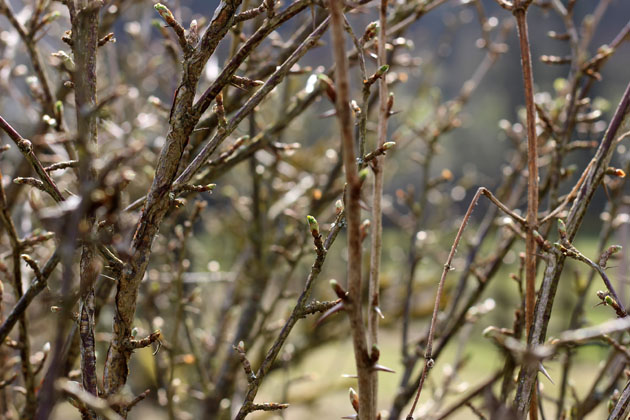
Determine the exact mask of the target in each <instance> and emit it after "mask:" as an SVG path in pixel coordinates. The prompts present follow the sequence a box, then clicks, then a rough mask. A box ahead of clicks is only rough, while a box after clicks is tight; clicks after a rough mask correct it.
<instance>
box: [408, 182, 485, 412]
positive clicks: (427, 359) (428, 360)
mask: <svg viewBox="0 0 630 420" xmlns="http://www.w3.org/2000/svg"><path fill="white" fill-rule="evenodd" d="M484 191H486V190H485V188H479V189H478V190H477V192H476V193H475V196H474V197H473V199H472V201H471V202H470V205H469V206H468V210H467V211H466V214H465V215H464V219H463V220H462V223H461V225H460V226H459V229H458V231H457V235H455V240H454V241H453V246H452V247H451V251H450V252H449V254H448V258H447V259H446V263H444V270H443V271H442V277H440V282H439V283H438V289H437V294H436V296H435V304H434V305H433V314H432V315H431V324H430V327H429V336H428V337H427V346H426V350H425V352H424V366H423V367H422V374H421V376H420V383H419V384H418V391H417V392H416V397H415V399H414V400H413V404H412V405H411V409H410V410H409V414H407V420H413V413H414V411H415V410H416V405H417V404H418V399H419V398H420V393H421V392H422V386H423V385H424V381H425V379H426V377H427V375H428V373H429V370H431V368H432V367H433V366H434V365H435V361H434V360H433V337H434V336H435V325H436V322H437V315H438V312H439V311H440V301H441V300H442V294H443V292H444V283H445V281H446V276H447V274H448V272H449V271H451V270H452V269H453V267H452V266H451V263H452V262H453V257H455V252H456V251H457V246H458V245H459V241H460V240H461V238H462V235H463V233H464V229H465V228H466V225H467V224H468V219H470V215H471V214H472V212H473V210H474V209H475V206H476V205H477V201H479V197H481V195H482V194H484Z"/></svg>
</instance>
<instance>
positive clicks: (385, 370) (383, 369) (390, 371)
mask: <svg viewBox="0 0 630 420" xmlns="http://www.w3.org/2000/svg"><path fill="white" fill-rule="evenodd" d="M372 369H373V370H380V371H382V372H388V373H396V371H395V370H394V369H390V368H388V367H387V366H383V365H379V364H375V365H373V366H372ZM552 383H553V381H552Z"/></svg>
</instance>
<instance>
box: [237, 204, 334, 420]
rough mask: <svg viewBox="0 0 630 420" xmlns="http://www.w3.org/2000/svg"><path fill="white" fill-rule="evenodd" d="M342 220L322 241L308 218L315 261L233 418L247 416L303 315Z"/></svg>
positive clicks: (239, 418) (238, 419) (239, 419)
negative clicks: (289, 313)
mask: <svg viewBox="0 0 630 420" xmlns="http://www.w3.org/2000/svg"><path fill="white" fill-rule="evenodd" d="M311 218H312V217H311ZM312 219H313V220H315V218H312ZM343 221H344V213H343V211H342V212H340V213H339V214H338V215H337V218H336V219H335V222H334V224H333V226H332V227H331V229H330V231H329V232H328V235H327V236H326V240H325V241H322V238H321V235H320V233H319V229H317V230H315V229H313V228H312V226H313V223H312V222H310V219H309V222H310V223H309V225H310V226H309V228H310V230H311V235H312V236H313V243H314V244H315V250H316V253H317V257H316V258H315V262H314V263H313V265H312V266H311V271H310V273H309V275H308V278H307V279H306V284H305V285H304V289H303V291H302V293H301V294H300V297H299V298H298V300H297V303H296V305H295V307H294V308H293V311H292V312H291V315H290V316H289V319H288V320H287V321H286V322H285V324H284V326H283V327H282V329H281V330H280V333H279V334H278V337H277V338H276V340H275V341H274V343H273V345H272V346H271V348H270V349H269V350H268V351H267V353H266V355H265V358H264V359H263V361H262V363H261V365H260V367H259V368H258V370H257V371H256V375H255V379H254V380H253V381H251V382H250V384H249V385H248V387H247V394H246V395H245V401H244V402H243V405H242V406H241V408H240V409H239V411H238V413H237V415H236V417H235V420H242V419H244V418H245V417H246V416H247V414H249V413H250V412H251V409H252V404H253V403H254V399H255V398H256V394H257V393H258V389H259V387H260V385H261V383H262V381H263V379H264V378H265V376H266V375H267V373H269V370H270V369H271V367H272V365H273V363H274V362H275V360H276V358H277V357H278V354H280V350H281V349H282V347H283V346H284V343H285V342H286V340H287V338H288V337H289V334H290V333H291V330H292V329H293V327H294V326H295V324H296V323H297V322H298V320H299V319H301V318H303V317H304V315H305V311H306V309H307V307H308V305H307V302H308V299H309V298H310V296H311V293H312V291H313V287H314V286H315V280H317V278H318V276H319V273H320V272H321V270H322V266H323V265H324V261H325V260H326V255H327V253H328V250H329V249H330V247H331V246H332V244H333V242H334V241H335V239H336V238H337V234H338V233H339V231H340V230H341V228H342V227H343ZM315 223H317V221H315Z"/></svg>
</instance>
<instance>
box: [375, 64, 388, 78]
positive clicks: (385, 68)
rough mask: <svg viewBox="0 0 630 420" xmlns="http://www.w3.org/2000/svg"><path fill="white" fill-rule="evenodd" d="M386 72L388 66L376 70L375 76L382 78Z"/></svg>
mask: <svg viewBox="0 0 630 420" xmlns="http://www.w3.org/2000/svg"><path fill="white" fill-rule="evenodd" d="M388 71H389V64H385V65H383V66H381V67H379V68H378V70H377V71H376V74H378V75H379V76H382V75H384V74H385V73H387V72H388Z"/></svg>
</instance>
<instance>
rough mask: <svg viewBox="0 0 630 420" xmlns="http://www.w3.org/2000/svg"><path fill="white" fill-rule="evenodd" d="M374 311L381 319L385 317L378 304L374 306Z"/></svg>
mask: <svg viewBox="0 0 630 420" xmlns="http://www.w3.org/2000/svg"><path fill="white" fill-rule="evenodd" d="M374 312H376V313H377V314H378V316H380V317H381V319H385V315H383V312H382V311H381V308H379V307H378V306H375V307H374Z"/></svg>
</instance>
